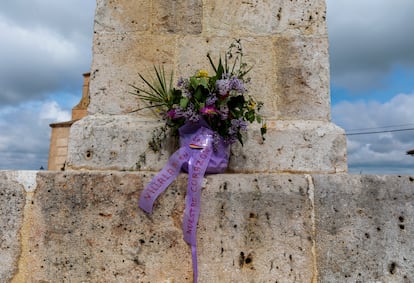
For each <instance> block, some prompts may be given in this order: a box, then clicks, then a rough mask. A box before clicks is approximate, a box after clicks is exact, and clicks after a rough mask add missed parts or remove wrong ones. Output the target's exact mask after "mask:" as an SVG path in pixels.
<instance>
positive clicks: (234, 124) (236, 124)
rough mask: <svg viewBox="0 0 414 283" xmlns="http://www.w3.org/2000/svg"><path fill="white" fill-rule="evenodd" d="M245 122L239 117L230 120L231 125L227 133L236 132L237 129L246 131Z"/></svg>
mask: <svg viewBox="0 0 414 283" xmlns="http://www.w3.org/2000/svg"><path fill="white" fill-rule="evenodd" d="M246 130H247V123H246V121H244V120H242V119H241V118H240V119H233V120H231V126H230V129H229V135H233V134H237V133H238V132H239V131H246Z"/></svg>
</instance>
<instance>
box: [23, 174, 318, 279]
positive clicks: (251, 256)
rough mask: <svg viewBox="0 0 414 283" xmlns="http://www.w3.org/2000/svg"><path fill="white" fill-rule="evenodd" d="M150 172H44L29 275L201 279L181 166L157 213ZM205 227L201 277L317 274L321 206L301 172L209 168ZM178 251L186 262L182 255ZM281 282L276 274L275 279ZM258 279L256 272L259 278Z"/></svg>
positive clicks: (33, 206) (34, 208)
mask: <svg viewBox="0 0 414 283" xmlns="http://www.w3.org/2000/svg"><path fill="white" fill-rule="evenodd" d="M151 176H153V175H152V174H151V175H147V174H145V173H135V174H134V173H119V172H111V173H109V172H106V173H90V172H85V173H79V172H66V173H56V172H53V173H52V172H46V173H44V172H42V173H39V175H38V186H39V189H38V190H36V192H35V195H34V197H33V202H32V203H29V204H28V206H29V209H30V211H31V214H32V215H35V216H36V217H33V219H32V222H31V225H30V227H29V228H28V230H27V237H28V239H30V241H28V243H27V248H26V249H25V251H24V253H23V254H22V258H24V260H22V261H24V262H26V263H30V264H28V265H27V266H25V272H24V273H20V274H19V275H18V276H20V277H18V278H19V279H20V280H23V281H22V282H50V281H53V282H192V267H191V251H190V248H189V247H188V246H187V244H185V242H184V241H183V239H182V232H181V223H182V212H183V209H184V196H185V190H186V181H187V178H186V176H185V175H181V176H180V177H179V178H178V180H177V181H176V182H174V183H173V184H172V185H171V186H170V187H169V188H168V190H167V191H166V192H165V193H164V194H163V195H162V196H161V198H160V199H159V201H157V203H156V206H155V208H154V212H153V214H152V215H147V214H145V213H144V212H143V211H141V210H140V209H139V208H138V207H137V200H138V197H139V193H140V191H141V190H142V188H143V185H144V184H146V183H147V182H148V181H149V180H150V177H151ZM204 186H205V189H204V190H203V194H202V208H201V218H200V223H199V227H198V244H199V250H198V257H199V282H246V281H245V280H246V278H250V279H249V280H257V281H255V282H270V281H271V280H273V281H274V280H278V281H279V282H310V281H311V279H312V277H313V256H312V253H311V250H312V222H311V217H310V216H311V211H312V205H311V201H310V199H309V197H308V194H307V190H308V184H307V181H306V178H304V177H303V176H300V175H278V176H276V175H273V176H270V175H254V174H253V175H214V176H208V177H207V178H206V179H205V183H204ZM177 260H178V261H177ZM273 281H272V282H273ZM249 282H250V281H249Z"/></svg>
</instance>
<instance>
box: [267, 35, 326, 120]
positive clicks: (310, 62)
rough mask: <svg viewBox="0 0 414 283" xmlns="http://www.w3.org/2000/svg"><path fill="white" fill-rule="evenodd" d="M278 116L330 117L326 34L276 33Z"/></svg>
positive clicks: (296, 117) (284, 117) (311, 118)
mask: <svg viewBox="0 0 414 283" xmlns="http://www.w3.org/2000/svg"><path fill="white" fill-rule="evenodd" d="M273 56H274V58H276V60H275V61H276V66H275V69H276V71H275V73H276V81H275V83H274V84H275V93H276V94H277V109H278V117H279V119H293V120H296V119H297V120H299V119H303V120H322V121H330V119H331V116H330V96H329V56H328V38H327V37H325V36H323V37H300V36H296V37H275V40H274V55H273Z"/></svg>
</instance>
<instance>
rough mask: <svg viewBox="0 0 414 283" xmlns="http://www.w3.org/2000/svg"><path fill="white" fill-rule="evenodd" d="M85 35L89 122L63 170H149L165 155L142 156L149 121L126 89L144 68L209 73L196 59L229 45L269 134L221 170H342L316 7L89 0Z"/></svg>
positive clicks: (282, 2)
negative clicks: (93, 6) (93, 3)
mask: <svg viewBox="0 0 414 283" xmlns="http://www.w3.org/2000/svg"><path fill="white" fill-rule="evenodd" d="M94 32H95V33H94V40H93V60H92V66H91V78H90V104H89V107H88V112H89V114H90V115H91V116H95V117H94V118H89V119H84V121H82V122H80V123H77V124H75V125H74V126H73V127H74V128H75V129H73V130H72V131H71V134H70V138H69V139H70V148H69V149H68V160H67V162H66V163H65V164H68V165H69V169H77V168H84V169H87V168H89V169H94V170H95V169H98V170H99V169H116V170H139V169H141V170H159V169H160V168H161V166H162V164H164V163H165V161H166V159H167V157H168V156H169V153H171V152H172V150H173V149H172V148H171V147H170V148H167V149H165V150H164V151H162V152H161V154H158V155H154V154H150V153H148V151H147V142H146V141H147V140H148V139H149V138H150V137H151V135H152V133H153V132H154V131H155V129H156V127H157V126H159V125H160V124H159V123H158V122H157V121H158V119H159V116H158V115H156V113H153V112H152V111H150V110H149V109H142V108H145V106H147V105H146V104H145V103H144V102H143V101H140V100H139V99H138V98H137V97H136V96H134V95H132V94H131V93H130V92H132V91H133V90H134V89H133V87H132V86H131V85H135V86H139V87H144V83H143V82H142V80H141V79H140V77H139V76H138V74H142V75H143V76H144V77H146V78H149V81H152V79H151V77H153V76H154V70H153V66H154V65H155V66H160V65H163V66H164V68H165V70H166V72H167V75H169V73H170V72H173V74H174V76H173V80H174V81H177V80H178V77H188V76H191V75H193V74H194V73H195V72H196V71H197V70H199V69H208V70H209V71H210V72H212V68H211V67H210V63H209V61H208V59H207V56H206V55H207V54H210V55H211V57H212V58H215V59H216V60H217V61H218V58H219V57H220V56H221V55H223V54H224V52H226V50H227V48H228V46H229V45H230V44H231V43H232V41H233V39H234V38H239V39H241V42H242V45H243V52H244V59H243V60H244V62H245V63H247V64H248V65H252V66H254V68H253V70H252V71H251V72H250V73H249V76H250V77H251V83H250V84H249V85H248V90H249V94H251V95H253V96H254V97H255V98H256V99H257V100H259V101H262V102H263V103H264V106H263V108H262V110H261V114H262V116H263V117H264V118H265V119H266V121H268V125H270V126H269V134H268V136H267V140H266V143H264V144H261V141H260V138H258V135H257V133H258V129H257V127H256V128H255V127H254V126H253V127H251V130H250V132H249V135H250V136H251V137H252V140H251V141H248V142H246V144H245V147H244V148H243V152H242V151H241V150H240V149H237V147H236V148H235V149H234V150H233V156H234V157H235V158H234V159H233V160H234V161H232V162H231V165H230V168H229V170H230V171H232V172H253V171H254V172H286V171H288V172H309V173H311V172H312V173H315V172H324V173H333V172H343V171H346V170H347V167H346V152H345V151H346V144H345V137H344V136H343V131H342V130H340V129H339V128H336V127H334V126H333V125H332V124H331V115H330V97H329V59H328V37H327V29H326V4H325V1H324V0H317V1H307V0H298V1H288V0H277V1H244V0H243V1H242V0H236V1H229V0H225V1H221V0H220V1H218V0H208V1H200V0H177V1H161V0H154V1H142V0H133V1H130V0H111V1H110V0H98V1H97V10H96V15H95V28H94ZM137 109H141V110H140V111H137V112H135V110H137ZM108 115H113V116H114V117H109V118H108ZM122 115H123V116H125V117H120V116H122ZM99 119H101V121H99ZM151 125H152V126H151ZM324 127H325V129H322V128H324ZM315 129H317V132H318V134H312V133H311V132H312V131H314V130H315ZM284 130H285V131H284ZM320 133H322V134H320ZM305 136H306V137H305ZM308 138H309V139H308ZM87 139H90V140H89V141H88V140H87ZM85 140H86V142H85ZM282 141H283V143H282ZM108 142H109V143H108ZM330 143H331V144H330ZM107 144H110V145H111V146H110V148H107V146H106V145H107ZM92 147H93V148H92ZM297 149H298V150H297ZM91 151H93V152H94V156H92V157H91V156H90V155H89V153H90V152H91ZM326 152H327V154H326ZM85 154H86V155H87V158H86V159H85V158H84V157H85ZM240 160H242V161H243V162H242V163H240V162H239V161H240ZM258 160H264V161H265V162H261V163H260V165H258V162H257V161H258ZM246 161H247V162H246Z"/></svg>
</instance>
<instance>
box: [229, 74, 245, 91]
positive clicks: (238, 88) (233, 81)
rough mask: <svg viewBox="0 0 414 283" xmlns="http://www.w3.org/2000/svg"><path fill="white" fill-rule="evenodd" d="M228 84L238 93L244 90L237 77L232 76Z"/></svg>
mask: <svg viewBox="0 0 414 283" xmlns="http://www.w3.org/2000/svg"><path fill="white" fill-rule="evenodd" d="M230 86H231V89H232V90H235V91H237V92H239V93H244V92H245V91H246V88H245V87H244V83H243V81H242V80H240V79H238V78H237V77H232V78H231V79H230Z"/></svg>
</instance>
